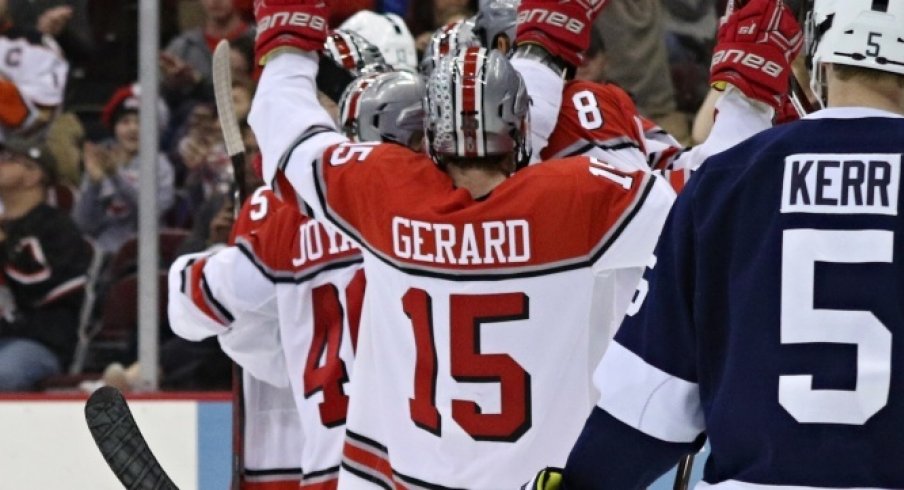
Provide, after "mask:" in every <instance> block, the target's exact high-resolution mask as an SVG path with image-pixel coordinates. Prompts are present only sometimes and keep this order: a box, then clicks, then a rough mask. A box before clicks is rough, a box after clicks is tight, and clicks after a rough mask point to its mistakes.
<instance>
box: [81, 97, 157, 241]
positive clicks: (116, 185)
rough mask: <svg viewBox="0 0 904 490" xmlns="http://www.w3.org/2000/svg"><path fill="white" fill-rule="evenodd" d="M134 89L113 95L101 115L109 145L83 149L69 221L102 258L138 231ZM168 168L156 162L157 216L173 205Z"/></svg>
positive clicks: (136, 125)
mask: <svg viewBox="0 0 904 490" xmlns="http://www.w3.org/2000/svg"><path fill="white" fill-rule="evenodd" d="M138 105H139V100H138V88H137V86H135V85H132V86H129V87H124V88H122V89H120V90H119V91H117V92H116V93H115V94H114V95H113V97H112V98H111V99H110V102H109V103H108V104H107V106H106V107H105V109H104V114H103V119H104V122H105V123H106V124H107V126H108V127H109V128H110V129H111V130H112V131H113V136H114V138H113V140H112V141H111V142H109V143H105V144H101V145H95V144H91V143H88V144H86V145H85V155H84V162H85V174H84V175H83V177H82V184H81V189H80V196H79V200H78V202H77V203H76V206H75V211H74V214H75V219H76V221H77V222H78V224H79V227H81V229H82V231H83V232H84V233H85V234H86V235H88V236H90V237H91V238H93V239H94V240H96V241H97V243H98V245H99V246H100V248H101V249H102V250H103V251H104V252H106V253H115V252H116V251H117V250H119V247H120V246H122V244H123V243H125V242H126V241H127V240H128V239H129V238H131V237H132V236H134V234H135V231H136V230H137V228H138V174H139V168H140V165H141V162H140V160H139V158H138V145H139V127H138ZM173 175H174V174H173V167H172V165H171V164H170V162H169V160H168V159H167V158H166V156H165V155H163V154H161V155H160V156H159V157H158V160H157V204H158V211H159V213H160V214H163V213H164V212H166V210H168V209H169V208H170V206H172V204H173V200H174V190H173V178H174V177H173Z"/></svg>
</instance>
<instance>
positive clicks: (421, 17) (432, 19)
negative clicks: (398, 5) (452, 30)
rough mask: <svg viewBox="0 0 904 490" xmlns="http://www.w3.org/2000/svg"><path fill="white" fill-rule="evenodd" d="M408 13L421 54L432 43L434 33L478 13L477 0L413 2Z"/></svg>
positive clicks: (410, 25)
mask: <svg viewBox="0 0 904 490" xmlns="http://www.w3.org/2000/svg"><path fill="white" fill-rule="evenodd" d="M409 8H410V11H409V13H408V26H409V27H410V28H411V33H412V34H413V35H414V36H415V45H416V46H417V50H418V52H419V53H423V51H424V48H426V47H427V43H428V42H429V41H430V36H432V35H433V31H435V30H437V29H439V28H440V27H442V26H444V25H446V24H448V23H449V22H452V21H456V20H461V19H464V18H467V17H470V16H471V15H474V14H475V13H476V12H477V1H475V0H427V1H421V2H411V4H410V7H409Z"/></svg>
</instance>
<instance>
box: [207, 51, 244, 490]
mask: <svg viewBox="0 0 904 490" xmlns="http://www.w3.org/2000/svg"><path fill="white" fill-rule="evenodd" d="M229 55H230V47H229V41H227V40H225V39H224V40H222V41H220V43H219V44H217V47H216V49H215V50H214V52H213V90H214V97H215V99H216V104H217V118H218V120H219V121H220V129H221V130H222V131H223V142H224V143H225V144H226V152H227V153H228V154H229V160H230V162H231V163H232V175H233V179H234V183H235V203H234V205H233V209H234V212H235V214H236V215H238V212H239V210H240V209H241V208H242V204H243V203H244V202H245V198H246V197H247V196H246V192H245V143H244V141H242V133H241V130H240V129H239V123H238V119H237V118H236V116H235V107H234V103H233V100H232V66H230V60H229ZM244 401H245V400H244V388H243V386H242V368H241V367H240V366H239V365H238V364H236V363H235V362H233V363H232V484H231V488H232V490H238V489H239V488H240V487H241V481H242V475H243V474H244V470H245V457H244V456H245V403H244Z"/></svg>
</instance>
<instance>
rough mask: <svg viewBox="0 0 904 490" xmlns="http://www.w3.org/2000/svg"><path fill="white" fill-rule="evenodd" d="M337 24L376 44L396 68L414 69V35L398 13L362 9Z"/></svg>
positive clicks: (415, 63)
mask: <svg viewBox="0 0 904 490" xmlns="http://www.w3.org/2000/svg"><path fill="white" fill-rule="evenodd" d="M339 28H340V29H347V30H350V31H355V32H357V33H358V34H360V35H362V36H363V37H364V38H365V39H367V40H368V41H370V42H371V43H373V44H374V45H376V46H377V47H378V48H380V51H381V52H382V53H383V57H385V58H386V61H387V62H388V63H389V64H390V65H392V67H393V68H395V69H396V70H405V71H410V72H414V71H417V61H418V60H417V52H416V50H415V46H414V37H413V36H412V35H411V31H409V30H408V26H406V25H405V21H403V20H402V18H401V17H399V16H398V15H395V14H377V13H374V12H371V11H370V10H362V11H360V12H358V13H356V14H355V15H353V16H351V17H349V18H348V19H346V21H345V22H343V23H342V25H341V26H339Z"/></svg>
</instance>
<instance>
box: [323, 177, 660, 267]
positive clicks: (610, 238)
mask: <svg viewBox="0 0 904 490" xmlns="http://www.w3.org/2000/svg"><path fill="white" fill-rule="evenodd" d="M323 165H324V163H323V160H322V159H321V160H318V161H317V162H315V163H314V187H315V189H316V191H317V199H318V200H319V201H320V206H321V208H322V209H323V211H324V214H325V218H326V219H327V220H329V221H330V223H332V224H333V226H335V227H337V228H339V229H340V230H341V231H342V232H343V233H345V234H346V235H348V236H350V237H352V238H353V239H354V240H355V241H356V242H358V243H359V244H360V245H361V247H362V248H364V249H365V250H367V251H368V252H370V253H371V254H372V255H373V256H374V257H376V258H378V259H379V260H381V261H382V262H384V263H386V264H387V265H389V266H390V267H393V268H395V269H398V270H400V271H403V272H405V273H407V274H411V275H415V276H424V277H434V278H438V279H446V280H451V281H502V280H507V279H514V278H524V277H535V276H542V275H549V274H554V273H558V272H566V271H570V270H574V269H581V268H587V267H590V266H592V265H593V264H594V263H595V262H596V261H597V260H599V258H600V257H601V256H602V254H603V253H605V252H606V250H608V249H609V247H611V246H612V244H614V243H615V241H616V240H617V239H618V237H619V236H621V234H622V232H623V231H624V230H625V228H627V226H628V224H629V223H630V222H631V220H632V219H633V218H634V216H635V215H636V214H637V212H638V211H639V210H640V208H641V207H642V206H643V203H644V202H646V199H647V197H648V196H649V195H650V192H651V191H652V190H653V186H654V184H655V183H656V178H655V177H654V176H653V175H652V174H646V175H644V176H643V181H642V182H641V184H640V186H641V190H640V192H637V193H636V196H635V198H634V201H633V202H632V203H631V204H630V205H629V206H627V207H626V208H625V209H624V210H623V211H622V214H621V216H620V217H619V219H618V220H616V221H615V222H614V223H613V225H612V226H611V227H610V228H609V230H608V231H607V232H606V233H605V234H604V235H603V236H602V238H601V239H600V240H599V242H598V244H597V245H596V246H594V247H593V248H591V249H590V252H589V253H588V254H586V255H583V256H577V257H573V258H569V259H564V260H560V261H556V262H549V263H546V264H541V265H528V266H521V267H499V268H494V269H482V270H468V269H452V268H439V267H431V266H427V265H421V264H415V263H410V262H403V261H400V260H398V259H396V258H394V257H392V256H390V255H389V254H387V253H384V252H382V251H381V250H380V249H378V248H377V247H375V246H373V244H371V243H369V242H368V241H367V240H365V239H364V237H363V236H362V235H361V234H360V233H358V230H357V229H355V227H353V226H352V225H351V224H349V223H348V222H347V221H345V220H344V219H343V218H342V217H341V216H339V214H338V213H336V212H335V210H333V209H332V207H331V206H330V205H329V203H328V202H327V199H326V181H325V179H324V173H323Z"/></svg>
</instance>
